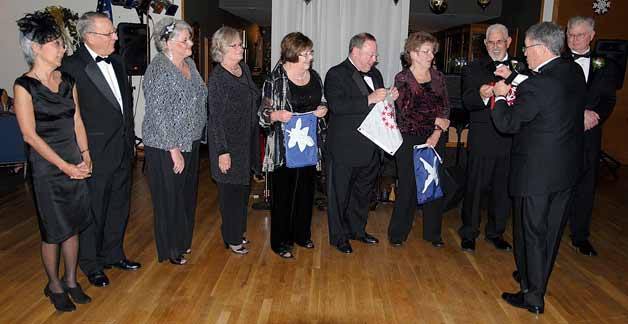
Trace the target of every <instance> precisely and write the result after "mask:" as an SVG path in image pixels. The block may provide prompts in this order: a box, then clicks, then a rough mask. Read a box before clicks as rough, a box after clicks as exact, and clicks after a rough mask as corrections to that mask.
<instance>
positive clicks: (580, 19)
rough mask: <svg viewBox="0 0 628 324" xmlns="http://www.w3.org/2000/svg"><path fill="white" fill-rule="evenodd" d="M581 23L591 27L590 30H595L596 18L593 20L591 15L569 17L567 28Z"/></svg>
mask: <svg viewBox="0 0 628 324" xmlns="http://www.w3.org/2000/svg"><path fill="white" fill-rule="evenodd" d="M580 24H585V25H587V27H589V31H594V30H595V20H593V18H591V17H583V16H575V17H571V18H569V21H568V22H567V30H569V29H571V28H572V27H574V26H576V25H580Z"/></svg>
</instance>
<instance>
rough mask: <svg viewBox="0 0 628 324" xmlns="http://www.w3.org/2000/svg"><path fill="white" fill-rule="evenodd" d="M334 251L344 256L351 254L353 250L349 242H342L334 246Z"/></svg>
mask: <svg viewBox="0 0 628 324" xmlns="http://www.w3.org/2000/svg"><path fill="white" fill-rule="evenodd" d="M336 249H337V250H338V251H340V252H342V253H346V254H349V253H351V252H353V249H352V248H351V244H350V243H349V241H343V242H341V243H338V244H336Z"/></svg>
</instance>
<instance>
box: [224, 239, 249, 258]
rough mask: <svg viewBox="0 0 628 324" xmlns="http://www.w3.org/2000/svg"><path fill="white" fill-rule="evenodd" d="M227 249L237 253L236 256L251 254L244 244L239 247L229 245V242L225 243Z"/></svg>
mask: <svg viewBox="0 0 628 324" xmlns="http://www.w3.org/2000/svg"><path fill="white" fill-rule="evenodd" d="M225 249H230V250H231V252H233V253H235V254H239V255H244V254H247V253H249V249H247V248H246V247H245V246H244V244H239V245H231V244H228V243H227V242H225Z"/></svg>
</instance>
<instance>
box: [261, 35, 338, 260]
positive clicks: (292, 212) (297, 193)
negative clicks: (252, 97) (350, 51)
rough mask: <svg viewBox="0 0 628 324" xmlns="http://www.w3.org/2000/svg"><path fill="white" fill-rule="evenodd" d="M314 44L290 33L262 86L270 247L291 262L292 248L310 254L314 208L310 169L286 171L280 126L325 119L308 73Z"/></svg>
mask: <svg viewBox="0 0 628 324" xmlns="http://www.w3.org/2000/svg"><path fill="white" fill-rule="evenodd" d="M313 46H314V44H313V43H312V40H310V39H309V38H308V37H307V36H305V35H303V34H301V33H299V32H295V33H290V34H288V35H286V36H285V37H284V38H283V40H282V41H281V58H280V61H279V62H278V63H277V65H276V66H275V68H274V69H273V72H272V73H271V74H270V75H269V76H268V78H267V79H266V81H265V82H264V87H263V90H262V100H263V102H262V105H261V107H260V110H259V119H260V125H262V127H265V128H269V130H270V132H269V135H268V140H267V141H266V152H265V155H264V156H265V157H264V165H263V169H264V171H268V172H272V181H271V184H272V206H271V218H270V220H271V221H270V247H271V248H272V250H273V251H274V252H275V253H277V255H279V256H280V257H282V258H293V257H294V254H293V253H292V246H293V244H294V243H296V244H297V245H299V246H302V247H304V248H307V249H312V248H314V242H312V233H311V230H310V226H311V224H312V205H313V202H314V181H315V177H316V166H304V167H300V168H288V167H287V166H286V163H285V162H286V159H285V154H286V148H285V145H284V138H283V128H284V123H285V122H288V121H289V120H290V118H292V114H293V113H307V112H313V114H314V115H315V116H316V117H318V118H322V117H324V116H325V114H327V105H326V103H325V101H324V99H323V82H322V81H321V78H320V76H319V75H318V73H316V71H314V70H313V69H312V68H311V65H312V60H313V59H314V50H313V49H312V48H313Z"/></svg>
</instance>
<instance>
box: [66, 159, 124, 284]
mask: <svg viewBox="0 0 628 324" xmlns="http://www.w3.org/2000/svg"><path fill="white" fill-rule="evenodd" d="M132 175H133V171H132V164H131V161H130V160H127V161H125V162H123V163H122V164H121V165H120V166H119V167H118V168H116V169H115V170H114V171H113V172H111V173H94V174H92V176H91V177H90V178H88V179H87V187H88V189H89V198H90V201H91V203H90V204H91V208H92V212H93V216H94V220H93V222H92V223H91V224H90V225H89V226H88V227H87V228H86V229H85V231H83V232H82V233H81V235H80V236H79V245H80V248H79V267H80V268H81V270H82V271H83V273H85V274H86V275H89V274H91V273H94V272H96V271H102V270H103V267H104V265H106V264H111V263H115V262H118V261H120V260H123V259H126V255H125V254H124V247H123V243H124V232H125V230H126V224H127V220H128V218H129V207H130V199H131V183H132Z"/></svg>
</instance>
